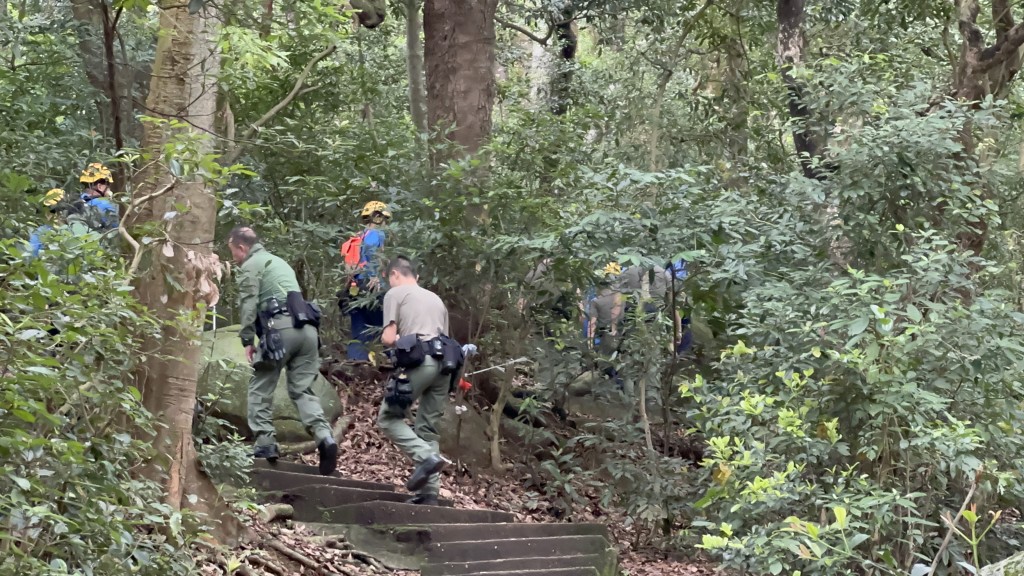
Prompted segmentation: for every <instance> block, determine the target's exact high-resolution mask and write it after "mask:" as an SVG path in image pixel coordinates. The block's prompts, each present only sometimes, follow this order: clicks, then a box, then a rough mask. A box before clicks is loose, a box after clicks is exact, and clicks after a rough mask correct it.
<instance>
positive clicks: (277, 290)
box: [238, 243, 300, 346]
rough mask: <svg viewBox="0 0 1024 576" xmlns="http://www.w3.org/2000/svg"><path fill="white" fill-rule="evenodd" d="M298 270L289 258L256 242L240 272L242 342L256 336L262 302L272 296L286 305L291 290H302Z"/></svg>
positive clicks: (251, 340)
mask: <svg viewBox="0 0 1024 576" xmlns="http://www.w3.org/2000/svg"><path fill="white" fill-rule="evenodd" d="M299 291H300V290H299V281H298V280H296V279H295V271H294V270H292V267H291V266H289V265H288V263H287V262H285V261H284V260H282V259H280V258H278V257H277V256H274V255H273V254H271V253H270V252H267V251H266V250H265V249H264V248H263V245H262V244H259V243H256V244H253V246H252V249H251V250H249V255H248V256H247V257H246V258H245V261H244V262H242V266H241V267H240V270H239V274H238V307H239V310H240V313H241V316H242V318H241V324H242V329H241V330H239V332H238V335H239V336H240V337H241V338H242V345H244V346H249V345H250V344H252V343H253V341H254V340H255V339H256V320H257V314H258V313H259V310H260V306H262V305H263V304H264V303H265V302H266V301H267V300H270V299H271V298H277V300H278V301H279V302H280V303H281V304H282V305H284V303H285V298H286V297H287V296H288V293H289V292H299Z"/></svg>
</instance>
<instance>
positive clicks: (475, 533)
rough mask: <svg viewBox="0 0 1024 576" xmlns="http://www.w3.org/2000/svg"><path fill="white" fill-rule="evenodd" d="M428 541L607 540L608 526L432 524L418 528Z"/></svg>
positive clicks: (582, 524)
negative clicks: (551, 538) (563, 538)
mask: <svg viewBox="0 0 1024 576" xmlns="http://www.w3.org/2000/svg"><path fill="white" fill-rule="evenodd" d="M420 529H421V530H424V531H426V532H427V533H428V537H429V539H430V541H432V542H460V541H461V542H473V541H478V540H509V539H513V538H548V537H552V536H600V537H602V538H605V539H607V538H608V527H607V526H605V525H604V524H596V523H589V524H584V523H578V524H577V523H568V522H562V523H551V524H546V523H545V524H540V523H537V524H524V523H515V524H512V523H503V524H483V525H481V524H432V525H428V526H422V527H420Z"/></svg>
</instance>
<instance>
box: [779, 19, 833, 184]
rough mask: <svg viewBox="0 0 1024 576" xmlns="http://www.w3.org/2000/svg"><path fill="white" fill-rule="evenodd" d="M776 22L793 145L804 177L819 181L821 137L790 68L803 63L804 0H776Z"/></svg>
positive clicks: (821, 152)
mask: <svg viewBox="0 0 1024 576" xmlns="http://www.w3.org/2000/svg"><path fill="white" fill-rule="evenodd" d="M775 14H776V18H777V21H778V26H779V31H778V44H777V51H776V58H777V61H778V64H779V68H780V70H781V71H782V78H783V81H784V82H785V84H786V90H787V92H788V96H789V99H788V104H789V116H790V118H791V119H792V121H793V123H794V125H793V144H794V146H795V147H796V152H797V155H798V156H799V160H800V167H801V169H803V173H804V176H806V177H808V178H816V179H823V178H825V176H826V170H825V167H824V166H823V158H824V153H825V145H826V142H825V135H824V133H823V132H821V131H818V130H816V129H815V127H814V123H813V121H812V118H811V113H810V111H809V110H808V109H807V105H806V103H805V102H804V87H803V86H801V85H800V82H799V81H798V80H797V79H796V78H795V77H794V76H793V69H794V68H795V67H796V66H799V65H801V64H803V63H804V50H805V48H806V39H805V37H804V18H805V14H804V0H778V2H777V3H776V5H775Z"/></svg>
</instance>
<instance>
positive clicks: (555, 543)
mask: <svg viewBox="0 0 1024 576" xmlns="http://www.w3.org/2000/svg"><path fill="white" fill-rule="evenodd" d="M609 552H611V553H613V554H614V549H613V548H612V547H611V545H610V544H609V543H608V540H606V539H605V538H604V537H603V536H552V537H548V538H514V539H508V540H476V541H468V542H437V543H434V544H430V545H429V546H428V547H427V557H428V558H429V559H430V560H431V561H432V562H483V561H486V560H495V559H498V558H551V557H554V556H582V555H590V554H599V555H607V554H608V553H609Z"/></svg>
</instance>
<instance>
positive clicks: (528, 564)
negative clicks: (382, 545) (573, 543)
mask: <svg viewBox="0 0 1024 576" xmlns="http://www.w3.org/2000/svg"><path fill="white" fill-rule="evenodd" d="M604 562H605V558H604V557H603V556H601V555H599V554H591V555H586V556H557V557H554V558H503V559H501V560H486V561H483V562H438V561H436V560H432V561H431V562H429V563H427V564H424V565H423V566H422V567H421V568H420V574H421V576H469V575H477V574H486V573H488V572H498V573H515V572H517V571H519V572H526V573H527V574H529V573H531V572H551V571H554V570H566V569H584V570H585V569H588V568H589V569H592V570H594V571H595V572H597V573H598V574H601V575H602V576H604V575H605V574H614V569H613V570H612V571H606V572H603V573H602V572H601V571H600V570H598V569H597V568H596V567H597V566H601V565H603V563H604Z"/></svg>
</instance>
